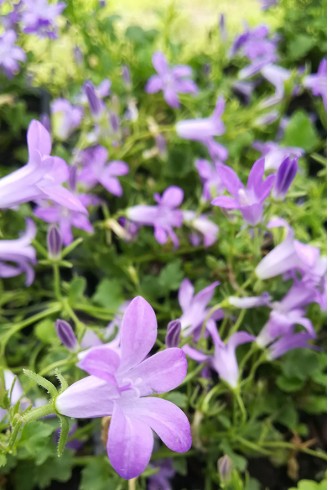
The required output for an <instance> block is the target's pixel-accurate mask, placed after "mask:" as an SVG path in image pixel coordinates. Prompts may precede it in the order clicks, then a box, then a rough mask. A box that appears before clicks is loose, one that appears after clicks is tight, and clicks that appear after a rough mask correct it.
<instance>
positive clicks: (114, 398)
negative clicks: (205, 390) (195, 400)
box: [56, 297, 191, 479]
mask: <svg viewBox="0 0 328 490" xmlns="http://www.w3.org/2000/svg"><path fill="white" fill-rule="evenodd" d="M156 337H157V321H156V316H155V313H154V311H153V309H152V308H151V306H150V305H149V304H148V303H147V302H146V301H145V300H144V299H143V298H141V297H137V298H135V299H134V300H132V301H131V303H130V305H129V306H128V308H127V310H126V312H125V314H124V318H123V322H122V326H121V351H120V355H119V354H118V353H117V352H115V351H112V350H111V349H108V348H107V347H106V346H101V347H98V348H94V349H92V350H91V351H90V352H89V353H88V354H87V355H86V356H85V357H84V358H83V359H82V361H81V363H80V367H82V368H83V369H84V370H85V371H87V372H88V373H89V374H90V376H88V377H86V378H84V379H81V380H80V381H77V382H76V383H74V384H73V385H71V386H70V387H69V388H67V390H65V391H64V392H63V393H61V394H60V395H59V396H58V398H57V399H56V409H57V410H58V412H59V413H61V414H63V415H66V416H68V417H77V418H95V417H104V416H108V415H110V416H111V423H110V426H109V432H108V443H107V451H108V457H109V460H110V462H111V464H112V465H113V467H114V469H115V471H117V473H118V474H119V475H120V476H121V477H122V478H125V479H131V478H135V477H137V476H139V475H140V474H141V473H142V472H143V471H144V470H145V468H146V466H147V464H148V463H149V460H150V457H151V453H152V449H153V433H152V431H154V432H156V433H157V435H158V436H159V437H160V439H161V440H162V441H163V442H164V444H166V446H168V447H169V448H170V449H171V450H172V451H176V452H185V451H188V450H189V448H190V446H191V431H190V425H189V422H188V419H187V417H186V416H185V414H184V413H183V412H182V411H181V410H180V409H179V408H178V407H176V406H175V405H174V404H173V403H171V402H169V401H167V400H164V399H162V398H157V397H149V395H152V394H157V393H158V394H159V393H165V392H166V391H170V390H172V389H174V388H176V387H177V386H179V384H180V383H181V382H182V381H183V380H184V378H185V376H186V373H187V362H186V358H185V355H184V353H183V351H182V350H181V349H178V348H171V349H166V350H164V351H161V352H158V353H157V354H154V355H153V356H151V357H149V358H146V356H147V354H148V353H149V352H150V350H151V349H152V347H153V345H154V343H155V341H156Z"/></svg>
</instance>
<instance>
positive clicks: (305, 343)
mask: <svg viewBox="0 0 328 490" xmlns="http://www.w3.org/2000/svg"><path fill="white" fill-rule="evenodd" d="M311 340H313V337H312V335H310V334H308V333H306V332H296V333H294V332H292V333H289V334H287V335H284V336H283V337H280V338H279V339H278V340H276V341H275V342H273V343H272V344H271V345H270V346H269V347H268V351H267V357H268V359H269V360H271V361H273V360H274V359H277V358H278V357H281V356H283V355H284V354H286V352H289V351H290V350H294V349H304V348H308V349H312V348H313V346H312V344H311V343H310V342H311Z"/></svg>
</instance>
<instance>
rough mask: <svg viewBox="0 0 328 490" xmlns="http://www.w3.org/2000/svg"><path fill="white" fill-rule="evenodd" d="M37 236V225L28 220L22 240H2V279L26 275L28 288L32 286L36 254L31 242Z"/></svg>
mask: <svg viewBox="0 0 328 490" xmlns="http://www.w3.org/2000/svg"><path fill="white" fill-rule="evenodd" d="M35 235H36V226H35V224H34V223H33V221H32V220H27V222H26V231H25V233H24V234H23V235H22V236H21V237H20V238H17V239H16V240H0V277H14V276H18V275H20V274H22V273H25V274H26V281H25V284H26V286H30V284H32V282H33V279H34V270H33V265H34V264H35V263H36V254H35V250H34V248H33V247H32V245H31V242H32V240H33V239H34V237H35Z"/></svg>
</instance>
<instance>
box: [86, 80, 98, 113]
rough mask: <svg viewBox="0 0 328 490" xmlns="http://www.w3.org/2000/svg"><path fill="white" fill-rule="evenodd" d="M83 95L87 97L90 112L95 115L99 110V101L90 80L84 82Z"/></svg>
mask: <svg viewBox="0 0 328 490" xmlns="http://www.w3.org/2000/svg"><path fill="white" fill-rule="evenodd" d="M84 91H85V95H86V96H87V98H88V102H89V106H90V110H91V113H92V114H93V115H94V116H97V115H98V114H99V113H100V112H101V103H100V100H99V97H98V96H97V94H96V91H95V88H94V86H93V84H92V83H91V82H85V84H84Z"/></svg>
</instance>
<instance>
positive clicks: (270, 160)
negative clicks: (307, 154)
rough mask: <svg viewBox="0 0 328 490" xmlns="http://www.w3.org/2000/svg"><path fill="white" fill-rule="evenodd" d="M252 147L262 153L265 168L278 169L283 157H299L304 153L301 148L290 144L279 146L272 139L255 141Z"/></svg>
mask: <svg viewBox="0 0 328 490" xmlns="http://www.w3.org/2000/svg"><path fill="white" fill-rule="evenodd" d="M253 148H255V149H256V150H258V151H259V152H261V153H262V156H263V157H264V161H265V164H264V166H265V170H278V168H279V167H280V165H281V164H282V162H283V161H284V160H285V158H287V157H290V158H296V159H298V158H300V157H301V156H302V155H303V154H304V150H303V149H302V148H297V147H292V146H280V145H278V144H277V143H275V142H273V141H267V142H266V143H263V142H262V141H255V142H254V143H253Z"/></svg>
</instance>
